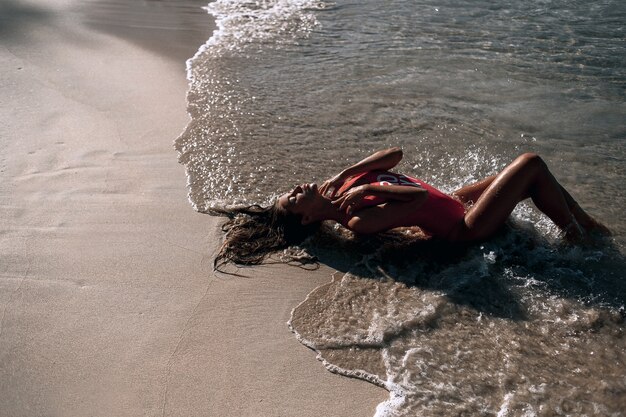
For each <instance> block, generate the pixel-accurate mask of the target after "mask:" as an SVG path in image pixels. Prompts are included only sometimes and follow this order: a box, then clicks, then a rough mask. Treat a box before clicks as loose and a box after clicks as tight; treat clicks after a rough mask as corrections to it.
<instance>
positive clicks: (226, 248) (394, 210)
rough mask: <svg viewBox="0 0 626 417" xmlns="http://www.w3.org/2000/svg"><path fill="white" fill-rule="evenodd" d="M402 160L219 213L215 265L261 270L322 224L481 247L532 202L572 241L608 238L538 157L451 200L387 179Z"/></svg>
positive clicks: (374, 162) (396, 153)
mask: <svg viewBox="0 0 626 417" xmlns="http://www.w3.org/2000/svg"><path fill="white" fill-rule="evenodd" d="M401 159H402V150H401V149H400V148H391V149H386V150H382V151H378V152H376V153H374V154H373V155H371V156H369V157H367V158H365V159H363V160H362V161H360V162H358V163H357V164H355V165H353V166H351V167H349V168H347V169H345V170H344V171H342V172H341V173H339V174H338V175H336V176H335V177H333V178H331V179H329V180H327V181H325V182H324V183H323V184H322V186H321V187H319V188H318V187H317V185H316V184H303V185H301V186H298V187H296V188H295V189H294V190H293V191H291V192H289V193H286V194H283V195H282V196H280V197H279V198H278V199H277V200H276V202H275V204H274V205H272V206H270V207H267V208H263V207H260V206H250V207H246V208H240V209H233V210H229V211H226V210H221V211H219V213H221V214H225V215H228V216H229V217H230V220H229V221H228V222H227V223H226V225H225V230H226V232H227V234H226V237H225V242H224V244H223V246H222V248H221V249H220V253H219V254H218V256H217V258H216V260H215V265H216V266H217V265H218V264H223V263H226V262H229V261H232V262H235V263H238V264H244V265H250V264H257V263H260V262H261V261H262V260H263V259H264V258H265V256H266V255H267V254H269V253H271V252H273V251H276V250H279V249H283V248H286V247H287V246H290V245H295V244H298V243H300V242H301V241H302V240H304V239H305V238H306V237H307V236H309V235H310V234H312V233H313V232H314V231H315V230H316V229H317V227H318V226H319V224H320V223H321V222H322V221H325V220H331V221H335V222H338V223H341V224H342V225H344V226H345V227H346V228H348V229H350V230H352V231H353V232H355V233H357V234H370V233H377V232H383V231H386V230H390V229H393V228H396V227H401V226H418V227H420V228H421V229H422V230H423V231H424V232H426V233H427V234H429V235H431V236H433V237H435V238H439V239H442V240H445V241H449V242H471V241H479V240H483V239H486V238H488V237H489V236H491V235H493V234H494V233H495V232H496V231H497V230H498V229H500V227H502V225H503V224H504V223H505V221H506V219H507V218H508V217H509V215H510V214H511V212H512V211H513V209H514V208H515V206H516V205H517V204H518V203H519V202H520V201H522V200H525V199H527V198H531V199H532V200H533V202H534V203H535V205H536V206H537V208H538V209H539V210H541V211H542V212H543V213H545V214H546V215H547V216H548V217H549V218H550V219H551V220H552V221H553V222H554V223H555V224H556V225H557V226H558V227H559V228H561V230H562V231H563V233H564V237H565V239H567V240H570V241H577V240H580V239H582V238H583V237H584V236H585V234H586V233H588V232H590V231H593V230H598V231H600V232H602V233H605V234H609V230H608V229H607V228H606V227H604V226H603V225H601V224H600V223H598V222H596V221H595V220H594V219H593V218H592V217H591V216H589V215H588V214H587V213H585V211H583V209H582V208H580V206H579V205H578V203H576V201H575V200H574V199H573V198H572V196H571V195H570V194H569V193H568V192H567V191H566V190H565V189H564V188H563V187H562V186H561V185H560V184H559V183H558V182H557V180H556V179H555V178H554V176H553V175H552V173H551V172H550V170H549V169H548V167H547V165H546V164H545V162H544V161H543V160H542V159H541V158H540V157H539V156H538V155H536V154H532V153H526V154H523V155H521V156H519V157H518V158H517V159H515V161H513V162H512V163H511V164H510V165H509V166H507V167H506V168H504V170H502V171H501V172H500V173H499V174H497V175H493V176H491V177H488V178H485V179H483V180H482V181H479V182H477V183H474V184H471V185H469V186H466V187H463V188H461V189H459V190H456V191H455V192H453V193H452V194H451V195H447V194H444V193H442V192H441V191H439V190H437V189H435V188H433V187H431V186H430V185H428V184H426V183H424V182H422V181H421V180H418V179H416V178H411V177H408V176H405V175H401V174H397V173H394V172H390V171H389V170H391V169H393V168H394V167H395V166H396V165H397V164H398V163H399V162H400V160H401ZM239 214H242V215H243V216H239Z"/></svg>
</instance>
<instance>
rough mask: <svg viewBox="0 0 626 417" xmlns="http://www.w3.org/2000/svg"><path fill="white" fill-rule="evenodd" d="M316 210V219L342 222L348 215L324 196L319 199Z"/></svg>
mask: <svg viewBox="0 0 626 417" xmlns="http://www.w3.org/2000/svg"><path fill="white" fill-rule="evenodd" d="M316 211H317V215H316V217H317V219H316V220H320V221H321V220H334V221H336V222H339V223H342V224H344V223H345V222H346V220H347V217H348V215H347V214H346V213H345V212H344V211H341V210H339V208H338V207H337V206H335V205H334V204H333V203H332V202H331V200H330V199H328V198H326V197H322V198H320V199H319V207H318V210H316Z"/></svg>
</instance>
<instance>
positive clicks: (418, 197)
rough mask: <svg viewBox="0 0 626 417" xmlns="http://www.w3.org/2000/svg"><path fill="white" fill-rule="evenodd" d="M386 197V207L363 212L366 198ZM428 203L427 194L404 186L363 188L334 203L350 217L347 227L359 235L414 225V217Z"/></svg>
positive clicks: (422, 190)
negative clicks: (416, 211)
mask: <svg viewBox="0 0 626 417" xmlns="http://www.w3.org/2000/svg"><path fill="white" fill-rule="evenodd" d="M370 195H373V196H377V197H383V198H385V199H386V200H387V202H386V203H384V204H380V205H377V206H372V207H366V208H363V207H364V205H365V203H366V201H365V197H366V196H370ZM427 199H428V191H426V190H425V189H423V188H420V187H407V186H402V185H372V184H366V185H360V186H358V187H355V188H351V189H350V190H348V191H346V193H345V194H344V195H342V196H341V197H339V198H338V199H337V200H335V201H333V204H335V205H339V208H340V210H345V211H346V214H347V215H348V217H349V220H348V221H347V226H348V228H349V229H350V230H352V231H354V232H356V233H364V234H368V233H377V232H382V231H385V230H389V229H393V228H394V227H399V226H415V225H414V224H411V220H410V219H411V215H412V214H413V213H415V210H418V209H419V208H420V207H421V206H422V205H423V204H424V202H425V201H426V200H427Z"/></svg>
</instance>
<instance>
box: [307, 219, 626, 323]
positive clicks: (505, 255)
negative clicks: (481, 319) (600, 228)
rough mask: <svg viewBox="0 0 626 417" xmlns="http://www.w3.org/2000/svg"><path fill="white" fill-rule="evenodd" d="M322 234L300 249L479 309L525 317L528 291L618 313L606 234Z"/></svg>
mask: <svg viewBox="0 0 626 417" xmlns="http://www.w3.org/2000/svg"><path fill="white" fill-rule="evenodd" d="M323 235H324V236H322V237H319V236H318V237H317V238H315V239H312V240H311V241H309V242H308V244H307V245H306V249H307V251H309V252H310V253H311V254H313V255H314V256H315V257H316V259H317V260H318V261H319V262H321V263H323V264H325V265H328V266H329V267H331V268H333V269H336V270H338V271H340V272H342V273H346V272H350V273H352V274H355V275H358V276H360V277H363V278H369V279H393V280H394V281H397V282H402V283H404V284H406V285H407V286H413V287H417V288H420V289H423V290H431V291H440V292H442V293H444V294H445V295H446V297H447V298H448V299H449V300H450V301H451V302H453V303H456V304H459V305H464V306H468V307H470V308H472V309H475V310H476V311H478V312H480V313H483V314H486V315H490V316H495V317H500V318H507V319H511V320H526V319H527V318H528V316H527V308H526V307H525V304H524V301H523V298H524V297H523V296H524V294H527V293H528V291H533V292H534V293H535V294H537V293H539V294H543V295H546V296H556V297H561V298H568V299H576V300H580V301H582V302H583V303H585V304H586V305H593V306H598V307H605V308H611V309H618V310H619V311H620V312H621V314H622V316H624V305H625V304H626V280H625V279H624V273H623V271H625V270H626V259H625V258H624V256H623V255H622V254H621V253H620V251H619V249H618V248H617V247H616V246H615V245H614V243H613V242H612V241H611V240H610V239H605V238H602V239H597V240H595V241H591V242H588V243H587V244H585V245H582V246H565V245H561V246H555V244H553V243H549V242H547V241H546V240H545V239H544V238H542V237H540V236H539V235H538V234H536V233H534V232H529V231H528V230H520V229H517V228H512V227H506V228H505V229H504V230H503V231H502V232H501V233H500V234H499V235H498V236H495V237H494V238H492V239H490V240H489V241H487V242H483V243H480V244H473V245H452V244H450V243H448V242H442V241H436V240H426V239H423V237H420V236H418V237H417V238H412V239H407V238H406V236H403V235H401V234H398V233H391V234H383V235H380V236H374V237H367V238H362V239H358V238H357V239H354V238H337V237H336V236H331V235H332V233H323Z"/></svg>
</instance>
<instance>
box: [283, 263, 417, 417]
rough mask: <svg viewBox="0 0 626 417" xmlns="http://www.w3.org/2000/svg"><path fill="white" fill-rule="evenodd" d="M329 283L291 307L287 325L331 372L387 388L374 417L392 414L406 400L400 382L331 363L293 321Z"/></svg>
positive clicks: (319, 286)
mask: <svg viewBox="0 0 626 417" xmlns="http://www.w3.org/2000/svg"><path fill="white" fill-rule="evenodd" d="M333 280H334V274H333ZM333 280H331V281H330V282H333ZM328 284H329V282H326V283H324V284H321V285H318V286H317V287H315V288H314V289H313V290H311V292H309V294H307V296H306V298H305V299H304V300H303V301H301V302H300V303H299V304H298V305H297V306H295V307H294V308H293V309H291V313H290V317H289V320H288V321H287V326H288V327H289V330H291V332H292V333H293V334H294V335H295V337H296V339H297V340H298V341H299V342H300V343H302V344H303V345H304V346H306V347H308V348H309V349H311V350H314V351H315V352H316V353H317V355H316V356H315V359H317V360H318V361H320V362H322V364H323V365H324V367H325V368H326V369H327V370H329V371H330V372H332V373H335V374H338V375H343V376H347V377H349V378H357V379H362V380H364V381H367V382H370V383H372V384H374V385H377V386H379V387H381V388H384V389H385V390H387V391H388V392H389V399H388V400H386V401H383V402H382V403H380V404H378V405H377V406H376V414H375V415H374V417H387V416H391V414H390V413H391V412H392V410H394V409H397V408H398V407H399V406H400V405H401V404H403V403H404V402H405V396H404V395H403V394H402V392H403V391H402V389H401V388H400V386H399V385H398V384H395V383H393V382H391V381H389V379H387V380H383V379H381V378H379V377H378V376H377V375H374V374H371V373H369V372H367V371H365V370H363V369H353V370H349V369H345V368H342V367H340V366H337V365H335V364H333V363H330V362H329V361H328V360H326V359H325V358H324V357H323V356H322V353H321V352H320V351H319V350H317V349H316V348H315V343H313V342H312V341H311V340H308V339H306V338H305V337H303V336H302V335H301V334H300V333H298V332H297V331H296V329H295V328H294V327H293V325H292V323H291V322H292V320H293V315H294V313H295V311H296V310H297V309H298V307H300V306H302V305H303V304H304V303H306V302H308V301H309V298H310V297H311V294H313V293H314V292H316V291H317V290H318V289H319V288H321V287H323V286H324V285H328Z"/></svg>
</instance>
